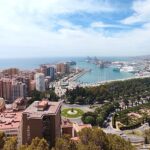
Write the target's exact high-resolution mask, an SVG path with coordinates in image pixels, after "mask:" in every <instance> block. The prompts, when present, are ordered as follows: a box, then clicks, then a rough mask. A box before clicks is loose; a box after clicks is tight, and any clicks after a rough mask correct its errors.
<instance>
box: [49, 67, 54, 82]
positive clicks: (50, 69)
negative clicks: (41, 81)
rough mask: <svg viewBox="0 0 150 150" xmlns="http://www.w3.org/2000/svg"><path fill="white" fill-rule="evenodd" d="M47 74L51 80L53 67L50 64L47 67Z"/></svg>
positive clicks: (52, 78)
mask: <svg viewBox="0 0 150 150" xmlns="http://www.w3.org/2000/svg"><path fill="white" fill-rule="evenodd" d="M47 76H50V77H51V80H54V79H55V68H54V67H52V66H49V67H47Z"/></svg>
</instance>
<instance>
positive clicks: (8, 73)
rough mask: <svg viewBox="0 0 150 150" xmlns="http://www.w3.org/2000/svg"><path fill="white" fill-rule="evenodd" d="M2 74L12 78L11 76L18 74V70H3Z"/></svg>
mask: <svg viewBox="0 0 150 150" xmlns="http://www.w3.org/2000/svg"><path fill="white" fill-rule="evenodd" d="M2 73H3V74H4V75H7V76H13V75H16V74H19V69H17V68H9V69H6V70H3V72H2Z"/></svg>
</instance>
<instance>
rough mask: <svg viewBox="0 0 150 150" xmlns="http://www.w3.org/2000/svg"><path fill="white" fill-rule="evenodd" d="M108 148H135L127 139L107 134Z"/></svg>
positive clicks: (114, 149) (116, 149) (123, 149)
mask: <svg viewBox="0 0 150 150" xmlns="http://www.w3.org/2000/svg"><path fill="white" fill-rule="evenodd" d="M107 137H108V141H109V150H120V148H121V150H135V147H134V146H132V145H131V143H130V142H129V141H126V140H124V139H123V138H121V137H120V136H117V135H113V134H108V135H107Z"/></svg>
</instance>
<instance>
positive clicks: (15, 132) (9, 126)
mask: <svg viewBox="0 0 150 150" xmlns="http://www.w3.org/2000/svg"><path fill="white" fill-rule="evenodd" d="M21 118H22V111H15V112H14V111H13V110H12V109H8V110H7V108H6V109H5V110H4V111H3V112H1V113H0V131H1V132H4V133H5V135H6V136H7V137H10V136H17V137H18V139H19V140H20V138H19V135H20V122H21Z"/></svg>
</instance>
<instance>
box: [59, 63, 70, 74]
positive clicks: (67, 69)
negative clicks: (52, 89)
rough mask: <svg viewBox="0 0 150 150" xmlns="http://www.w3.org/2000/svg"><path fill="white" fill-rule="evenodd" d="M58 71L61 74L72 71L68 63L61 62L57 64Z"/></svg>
mask: <svg viewBox="0 0 150 150" xmlns="http://www.w3.org/2000/svg"><path fill="white" fill-rule="evenodd" d="M56 71H57V73H60V74H67V73H69V72H70V66H69V64H68V63H59V64H57V65H56Z"/></svg>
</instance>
